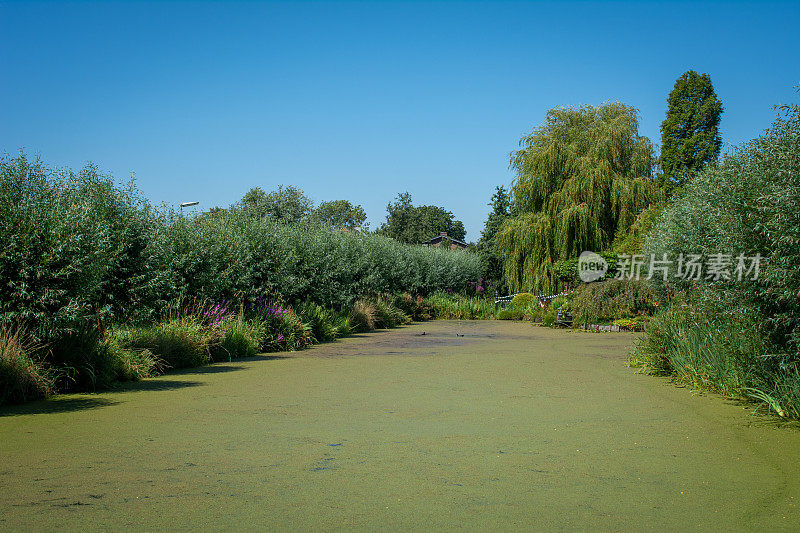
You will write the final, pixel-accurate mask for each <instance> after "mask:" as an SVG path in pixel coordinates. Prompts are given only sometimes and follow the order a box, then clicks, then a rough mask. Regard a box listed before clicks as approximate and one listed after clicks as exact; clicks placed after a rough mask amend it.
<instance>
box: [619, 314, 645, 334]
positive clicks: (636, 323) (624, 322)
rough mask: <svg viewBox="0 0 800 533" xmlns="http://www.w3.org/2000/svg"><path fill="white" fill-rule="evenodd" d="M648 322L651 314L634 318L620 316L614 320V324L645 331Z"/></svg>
mask: <svg viewBox="0 0 800 533" xmlns="http://www.w3.org/2000/svg"><path fill="white" fill-rule="evenodd" d="M648 322H650V317H649V316H637V317H634V318H618V319H617V320H615V321H614V325H615V326H619V328H620V329H624V330H628V331H644V330H645V328H646V327H647V323H648Z"/></svg>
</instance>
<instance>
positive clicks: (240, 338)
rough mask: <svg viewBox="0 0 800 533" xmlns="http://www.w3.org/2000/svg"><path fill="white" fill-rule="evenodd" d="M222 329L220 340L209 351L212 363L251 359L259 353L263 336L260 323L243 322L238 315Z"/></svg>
mask: <svg viewBox="0 0 800 533" xmlns="http://www.w3.org/2000/svg"><path fill="white" fill-rule="evenodd" d="M224 328H225V333H224V334H223V335H222V338H221V339H220V340H219V342H218V343H216V344H215V345H213V346H212V349H211V357H212V359H213V360H214V361H230V360H232V359H238V358H240V357H252V356H254V355H256V354H257V353H258V352H259V351H261V345H262V343H263V341H264V336H265V334H264V331H263V326H262V324H261V323H259V322H251V321H246V320H243V318H242V315H238V316H237V317H236V318H234V319H232V320H229V321H227V322H226V323H225V325H224Z"/></svg>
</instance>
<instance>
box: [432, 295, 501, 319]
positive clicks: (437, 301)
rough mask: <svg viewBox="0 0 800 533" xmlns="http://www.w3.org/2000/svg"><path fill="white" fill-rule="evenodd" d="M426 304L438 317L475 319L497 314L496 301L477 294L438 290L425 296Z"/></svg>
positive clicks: (434, 316)
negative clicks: (466, 294)
mask: <svg viewBox="0 0 800 533" xmlns="http://www.w3.org/2000/svg"><path fill="white" fill-rule="evenodd" d="M425 304H426V305H427V306H428V307H429V308H430V309H431V315H432V316H433V318H436V319H444V320H475V319H491V318H494V316H495V305H494V302H493V301H491V300H487V299H485V298H481V297H477V296H464V295H460V294H455V293H448V292H437V293H434V294H431V295H430V296H428V297H427V298H425Z"/></svg>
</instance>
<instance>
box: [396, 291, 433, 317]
mask: <svg viewBox="0 0 800 533" xmlns="http://www.w3.org/2000/svg"><path fill="white" fill-rule="evenodd" d="M392 305H394V306H395V307H397V308H398V309H400V310H401V311H403V312H404V313H405V314H407V315H408V316H409V317H411V320H414V321H418V322H421V321H424V320H430V319H431V318H432V316H431V312H432V310H431V309H430V307H429V306H428V304H426V303H425V299H424V298H423V297H422V296H420V295H417V296H416V297H414V296H411V295H410V294H408V293H407V292H404V293H403V294H401V295H399V296H397V297H396V298H394V300H393V301H392Z"/></svg>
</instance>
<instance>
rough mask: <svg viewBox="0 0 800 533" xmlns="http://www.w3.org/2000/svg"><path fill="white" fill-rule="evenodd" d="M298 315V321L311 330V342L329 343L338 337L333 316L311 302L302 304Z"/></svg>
mask: <svg viewBox="0 0 800 533" xmlns="http://www.w3.org/2000/svg"><path fill="white" fill-rule="evenodd" d="M299 315H300V320H301V321H302V322H303V323H304V324H306V325H308V326H309V327H310V328H311V341H312V342H329V341H332V340H334V339H335V338H336V337H337V336H338V330H337V328H336V324H335V323H334V319H335V315H334V314H333V313H331V312H330V311H328V310H326V309H325V308H323V307H321V306H319V305H317V304H315V303H312V302H304V303H303V304H302V305H301V306H300V312H299Z"/></svg>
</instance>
